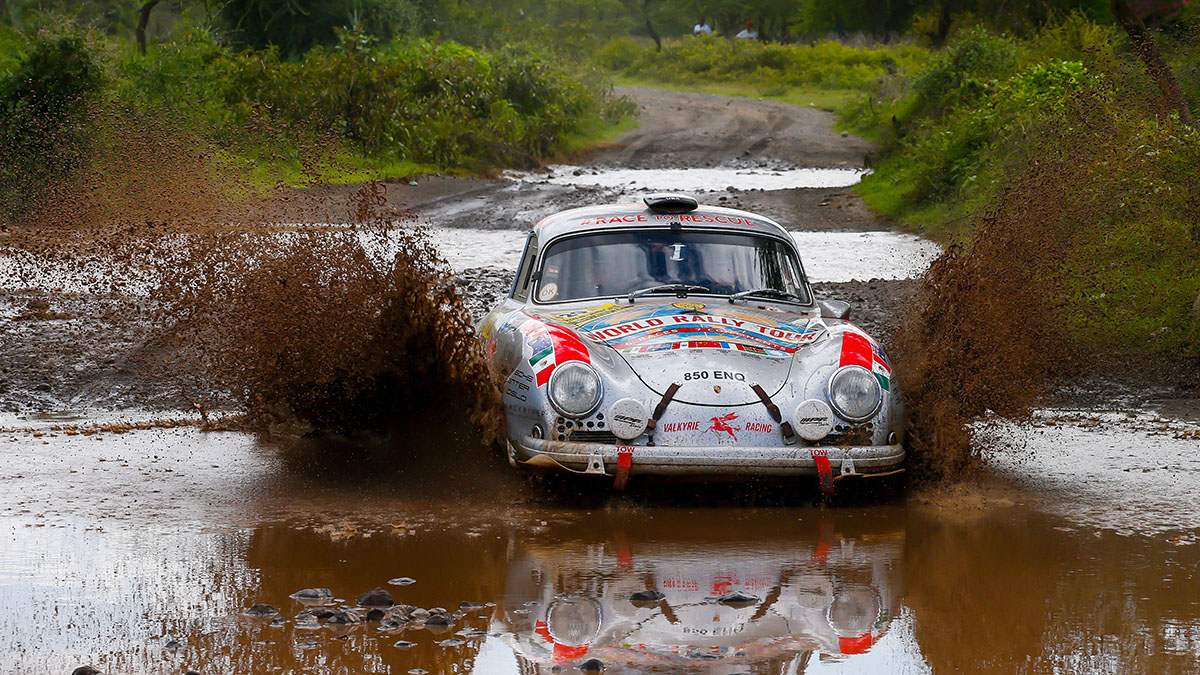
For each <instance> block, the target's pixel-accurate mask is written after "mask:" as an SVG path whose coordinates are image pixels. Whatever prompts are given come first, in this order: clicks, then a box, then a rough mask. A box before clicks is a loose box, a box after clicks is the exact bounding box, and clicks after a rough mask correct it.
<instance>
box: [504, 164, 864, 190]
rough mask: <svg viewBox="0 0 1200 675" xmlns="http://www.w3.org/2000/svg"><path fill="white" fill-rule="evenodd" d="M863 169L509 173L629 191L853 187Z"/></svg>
mask: <svg viewBox="0 0 1200 675" xmlns="http://www.w3.org/2000/svg"><path fill="white" fill-rule="evenodd" d="M866 173H867V172H864V171H863V170H862V169H812V168H805V169H796V168H789V169H768V168H734V167H711V168H695V169H604V168H590V167H580V166H572V165H569V164H556V165H552V166H549V167H546V171H544V172H540V173H522V172H515V171H513V172H508V173H506V174H505V176H507V177H508V178H510V179H512V180H517V181H524V182H531V183H549V184H551V185H580V186H588V187H601V188H619V189H622V190H625V191H630V192H633V191H642V190H655V191H681V192H715V191H718V190H726V189H728V188H733V189H735V190H788V189H793V188H838V187H849V186H851V185H854V184H856V183H858V182H859V181H860V180H862V177H863V176H864V175H865V174H866Z"/></svg>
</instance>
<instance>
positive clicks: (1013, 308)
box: [895, 92, 1200, 478]
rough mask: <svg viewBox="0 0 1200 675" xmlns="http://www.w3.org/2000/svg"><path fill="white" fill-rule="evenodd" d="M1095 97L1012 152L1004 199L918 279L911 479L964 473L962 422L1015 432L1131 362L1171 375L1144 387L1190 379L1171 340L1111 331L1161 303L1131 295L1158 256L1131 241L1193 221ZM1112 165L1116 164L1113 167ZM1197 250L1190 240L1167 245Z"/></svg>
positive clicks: (1078, 99)
mask: <svg viewBox="0 0 1200 675" xmlns="http://www.w3.org/2000/svg"><path fill="white" fill-rule="evenodd" d="M1098 96H1101V94H1095V93H1087V92H1084V93H1080V94H1077V95H1075V96H1074V97H1073V98H1071V99H1069V100H1068V101H1067V102H1066V104H1065V105H1064V107H1063V109H1062V110H1061V112H1060V113H1059V115H1058V116H1057V117H1056V118H1055V119H1053V120H1051V121H1050V122H1049V123H1048V127H1047V128H1045V129H1041V130H1039V134H1038V135H1037V136H1036V137H1035V139H1036V140H1034V141H1031V142H1030V143H1029V145H1028V147H1024V148H1014V154H1020V153H1024V156H1025V159H1024V160H1023V159H1020V158H1019V157H1018V158H1014V159H1013V161H1012V163H1011V164H1010V166H1009V175H1008V176H1007V178H1006V187H1005V188H1004V189H1003V191H1002V192H1001V193H1000V194H999V195H998V196H997V198H996V200H995V202H994V205H993V206H992V207H991V208H990V209H989V210H988V211H987V212H985V213H982V214H980V215H978V216H977V217H976V223H975V224H974V226H973V227H970V228H967V229H968V231H971V232H972V236H971V238H970V240H969V241H968V242H962V243H959V244H957V245H954V246H951V247H949V248H948V249H947V251H946V253H945V254H944V255H943V256H942V257H941V258H939V259H938V260H936V261H935V262H934V263H933V264H932V266H931V268H930V270H929V272H928V273H927V274H926V275H925V277H924V278H923V279H922V286H921V290H920V293H919V301H918V307H917V310H918V311H916V312H915V313H914V314H913V315H912V318H911V320H910V321H908V322H907V323H906V325H905V326H904V327H903V329H902V330H901V331H900V335H899V338H898V345H897V349H895V351H896V352H897V353H898V355H899V358H897V361H898V362H899V363H900V364H902V365H901V367H902V369H903V370H904V372H903V374H902V381H903V382H904V384H905V388H906V389H905V395H906V400H907V402H908V404H909V406H910V408H909V409H910V416H909V421H910V429H909V436H908V438H909V448H910V450H911V453H912V455H911V456H912V457H913V459H914V460H915V462H916V467H915V468H916V469H917V473H918V474H920V475H926V476H934V477H941V478H952V477H956V476H959V475H961V474H962V473H963V472H964V471H969V470H970V469H972V468H973V467H975V466H976V465H977V462H976V460H977V459H978V458H979V456H980V453H981V452H983V451H985V450H986V446H985V444H983V443H981V442H979V439H973V438H972V436H971V433H970V429H969V425H970V424H971V423H972V422H973V421H975V420H978V419H981V418H984V417H994V416H1000V417H1005V418H1010V419H1016V420H1020V419H1022V418H1027V417H1028V415H1029V414H1030V412H1031V408H1032V406H1033V404H1034V403H1035V402H1036V401H1038V398H1039V396H1041V395H1042V394H1044V393H1046V392H1047V391H1048V390H1049V389H1050V388H1051V387H1053V386H1054V385H1055V384H1056V383H1061V382H1067V381H1075V382H1078V381H1080V380H1082V379H1083V377H1084V376H1085V375H1086V376H1088V377H1094V378H1099V379H1100V380H1101V381H1107V382H1111V381H1113V380H1112V373H1113V372H1117V373H1119V372H1120V371H1121V370H1123V369H1127V368H1128V364H1129V363H1130V362H1131V360H1132V356H1130V354H1131V352H1132V353H1134V354H1136V353H1138V352H1141V353H1143V354H1147V355H1150V354H1156V355H1157V356H1158V358H1157V359H1152V360H1156V361H1157V362H1158V365H1156V366H1155V367H1154V370H1156V371H1172V372H1173V373H1174V372H1177V373H1178V374H1177V375H1175V374H1172V375H1166V376H1164V375H1163V374H1162V373H1158V372H1156V373H1154V375H1155V376H1156V377H1159V378H1162V377H1171V378H1173V379H1174V380H1175V381H1176V382H1179V383H1180V386H1181V387H1182V388H1183V389H1187V388H1188V386H1189V385H1188V384H1187V383H1188V382H1191V383H1192V384H1191V385H1190V386H1191V387H1194V386H1195V385H1194V383H1195V382H1196V381H1198V380H1197V379H1196V378H1197V377H1200V375H1198V368H1197V361H1196V359H1195V358H1194V355H1193V356H1190V357H1189V356H1188V355H1187V354H1186V353H1184V350H1183V349H1182V348H1180V347H1179V344H1182V343H1183V342H1184V341H1183V340H1179V339H1177V340H1176V346H1175V347H1173V348H1171V347H1163V346H1161V345H1162V344H1165V343H1156V342H1155V339H1156V337H1158V336H1161V335H1162V334H1163V333H1164V331H1168V330H1169V329H1167V328H1158V329H1154V326H1153V325H1150V326H1146V329H1144V330H1138V329H1135V328H1130V327H1127V326H1124V325H1118V324H1119V323H1126V322H1128V323H1129V324H1130V325H1131V326H1133V325H1136V322H1138V321H1142V322H1145V319H1144V318H1143V317H1142V316H1141V315H1139V309H1143V310H1144V309H1149V308H1152V307H1153V303H1155V302H1157V303H1162V302H1171V301H1172V300H1167V299H1165V298H1161V297H1158V296H1156V295H1155V293H1156V289H1153V288H1145V289H1143V291H1142V292H1131V290H1132V289H1137V288H1139V284H1145V283H1146V282H1145V280H1146V279H1147V278H1151V279H1152V278H1153V277H1152V276H1150V277H1147V276H1145V275H1143V276H1141V277H1139V276H1138V275H1139V273H1140V272H1141V270H1142V269H1144V268H1145V266H1146V265H1147V264H1148V260H1147V258H1148V257H1149V258H1153V256H1154V255H1155V254H1156V250H1157V254H1158V255H1162V254H1163V253H1164V246H1165V244H1164V243H1163V242H1161V241H1157V240H1156V239H1155V238H1154V237H1146V236H1145V234H1144V232H1143V231H1148V230H1150V229H1151V228H1156V227H1157V228H1159V232H1169V231H1174V230H1170V229H1168V228H1167V227H1166V226H1168V225H1170V222H1169V220H1170V217H1171V216H1166V217H1164V213H1167V211H1166V207H1165V206H1164V204H1167V203H1168V200H1174V202H1177V203H1176V204H1175V206H1174V208H1176V209H1178V210H1177V212H1182V213H1190V214H1192V215H1193V217H1194V216H1195V213H1196V207H1197V203H1196V202H1195V200H1194V198H1192V197H1188V196H1183V195H1179V194H1178V191H1177V190H1175V189H1174V186H1173V184H1172V182H1171V181H1178V180H1180V179H1181V174H1180V173H1179V172H1178V171H1176V168H1175V167H1166V166H1163V165H1162V164H1161V163H1157V160H1156V159H1155V157H1156V156H1157V155H1158V153H1157V151H1154V150H1147V148H1148V147H1149V146H1147V145H1144V144H1143V145H1140V146H1139V145H1138V143H1140V142H1142V141H1141V139H1138V138H1135V137H1131V136H1130V134H1129V133H1128V129H1127V128H1123V127H1122V124H1123V123H1124V121H1123V120H1122V119H1121V117H1120V116H1119V113H1114V112H1113V111H1112V110H1111V108H1110V107H1107V106H1105V105H1104V104H1103V102H1102V101H1100V100H1099V99H1098V98H1097V97H1098ZM1146 142H1150V141H1146ZM1190 153H1191V155H1192V156H1195V154H1196V151H1195V147H1194V144H1192V146H1191V150H1190ZM1098 157H1099V158H1102V161H1100V160H1097V158H1098ZM1111 157H1121V158H1122V159H1121V160H1120V162H1118V163H1116V164H1117V165H1114V164H1113V163H1111V162H1110V161H1109V160H1108V159H1107V158H1111ZM1192 166H1195V164H1192ZM1151 194H1154V195H1156V196H1155V197H1153V198H1150V197H1148V196H1147V195H1151ZM1159 194H1162V195H1166V196H1163V197H1159V196H1157V195H1159ZM1187 200H1190V201H1187ZM1176 229H1177V228H1176ZM1132 230H1138V232H1137V233H1136V234H1132V235H1131V234H1130V232H1131V231H1132ZM1164 236H1165V235H1164ZM1195 243H1196V242H1195V238H1194V235H1193V241H1192V242H1190V243H1188V242H1187V241H1183V242H1179V241H1177V242H1176V245H1177V246H1182V247H1187V246H1191V247H1194V246H1195ZM1114 297H1121V298H1123V300H1122V301H1121V302H1120V303H1116V302H1114V299H1113V298H1114ZM1145 298H1150V300H1148V301H1147V300H1145ZM1186 300H1187V302H1188V303H1190V302H1191V298H1190V297H1189V298H1187V299H1186ZM1137 303H1141V304H1140V305H1139V304H1137ZM1179 310H1180V311H1186V310H1185V309H1184V308H1183V303H1182V302H1180V303H1179ZM1118 329H1120V330H1118ZM1143 367H1144V366H1143ZM1133 377H1134V380H1135V381H1136V382H1137V383H1138V386H1139V387H1140V388H1142V389H1146V388H1147V387H1149V384H1150V380H1151V379H1153V378H1152V377H1151V374H1149V373H1147V372H1145V371H1144V370H1143V371H1135V373H1134V374H1133ZM1109 388H1111V387H1109ZM1097 398H1100V399H1101V400H1103V398H1104V394H1103V393H1100V394H1099V395H1098V396H1097ZM1006 452H1008V453H1010V454H1011V453H1013V452H1018V450H1017V449H1016V448H1014V447H1012V446H1011V445H1010V446H1009V447H1008V448H1007V449H1006Z"/></svg>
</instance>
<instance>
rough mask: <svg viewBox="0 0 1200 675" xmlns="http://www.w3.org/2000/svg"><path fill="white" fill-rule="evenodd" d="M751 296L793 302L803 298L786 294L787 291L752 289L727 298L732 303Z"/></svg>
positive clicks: (793, 294)
mask: <svg viewBox="0 0 1200 675" xmlns="http://www.w3.org/2000/svg"><path fill="white" fill-rule="evenodd" d="M752 295H769V296H772V297H776V298H791V299H793V300H803V298H801V297H800V296H798V295H796V294H795V293H788V292H787V291H781V290H779V289H778V288H752V289H750V290H748V291H739V292H737V293H733V294H732V295H730V296H729V302H731V303H732V302H734V301H736V300H745V299H746V298H748V297H750V296H752Z"/></svg>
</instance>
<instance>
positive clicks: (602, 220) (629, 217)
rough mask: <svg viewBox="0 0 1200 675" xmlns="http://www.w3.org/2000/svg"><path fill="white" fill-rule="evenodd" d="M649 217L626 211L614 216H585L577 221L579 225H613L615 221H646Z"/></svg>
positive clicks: (648, 220)
mask: <svg viewBox="0 0 1200 675" xmlns="http://www.w3.org/2000/svg"><path fill="white" fill-rule="evenodd" d="M648 222H650V218H648V217H647V216H646V215H645V214H642V213H637V214H634V213H628V214H624V215H615V216H599V217H597V218H585V219H583V220H581V221H579V224H580V225H610V224H612V225H615V224H617V223H648Z"/></svg>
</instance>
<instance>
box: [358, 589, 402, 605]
mask: <svg viewBox="0 0 1200 675" xmlns="http://www.w3.org/2000/svg"><path fill="white" fill-rule="evenodd" d="M394 604H396V603H395V602H394V601H393V600H392V594H391V593H388V592H387V591H385V590H383V589H382V588H373V589H371V590H369V591H367V592H366V593H363V594H362V595H360V596H358V606H359V607H391V606H392V605H394Z"/></svg>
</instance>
